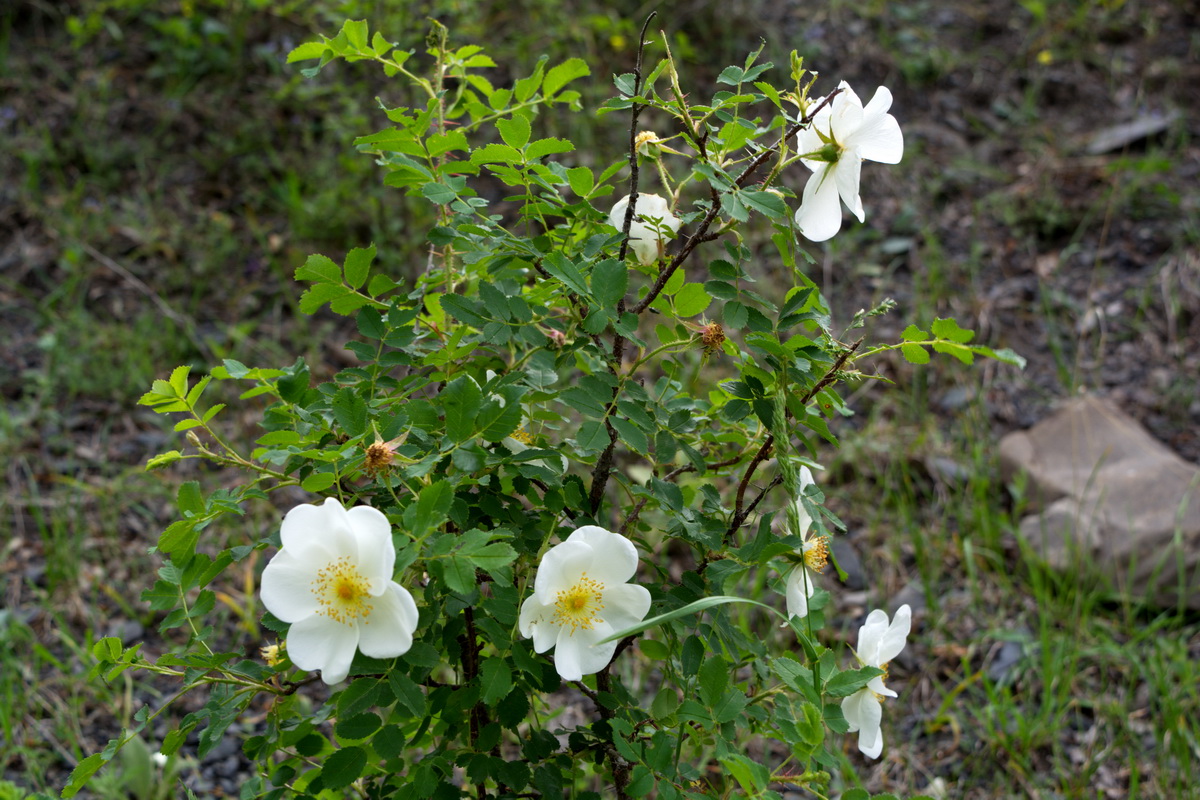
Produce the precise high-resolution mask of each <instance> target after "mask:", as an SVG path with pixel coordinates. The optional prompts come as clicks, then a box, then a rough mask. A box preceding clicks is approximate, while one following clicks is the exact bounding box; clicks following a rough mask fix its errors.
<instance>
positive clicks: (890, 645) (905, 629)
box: [875, 603, 912, 664]
mask: <svg viewBox="0 0 1200 800" xmlns="http://www.w3.org/2000/svg"><path fill="white" fill-rule="evenodd" d="M911 630H912V609H911V608H909V607H908V604H907V603H905V604H904V605H902V606H900V607H899V608H898V609H896V616H895V617H893V618H892V624H891V625H889V626H888V627H887V630H886V631H884V633H883V636H882V637H881V638H880V641H879V645H878V648H877V650H876V652H875V657H876V658H877V659H879V662H878V663H879V664H886V663H888V662H889V661H891V660H892V659H893V658H895V657H896V656H898V655H900V651H901V650H903V649H904V644H905V641H906V640H907V639H908V633H909V631H911Z"/></svg>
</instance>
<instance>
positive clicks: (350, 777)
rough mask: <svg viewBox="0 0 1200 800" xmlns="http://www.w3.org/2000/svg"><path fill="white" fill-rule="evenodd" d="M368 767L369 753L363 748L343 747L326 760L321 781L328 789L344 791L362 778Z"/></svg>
mask: <svg viewBox="0 0 1200 800" xmlns="http://www.w3.org/2000/svg"><path fill="white" fill-rule="evenodd" d="M366 766H367V751H366V750H363V749H362V748H361V747H343V748H342V749H340V750H337V751H335V752H334V753H333V754H332V755H330V756H329V757H328V758H326V759H325V765H324V766H323V767H322V768H321V781H322V783H324V784H325V788H326V789H344V788H346V787H347V786H349V785H350V784H352V783H354V782H355V781H356V780H358V779H359V778H361V777H362V774H363V769H364V768H365V767H366Z"/></svg>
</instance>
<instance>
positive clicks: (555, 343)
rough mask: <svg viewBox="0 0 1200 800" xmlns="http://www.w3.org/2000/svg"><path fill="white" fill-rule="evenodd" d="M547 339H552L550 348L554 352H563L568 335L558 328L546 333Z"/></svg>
mask: <svg viewBox="0 0 1200 800" xmlns="http://www.w3.org/2000/svg"><path fill="white" fill-rule="evenodd" d="M546 337H547V338H548V339H550V345H549V346H550V348H551V349H552V350H561V349H562V347H563V346H564V345H565V344H566V343H567V335H566V334H565V333H563V332H562V331H560V330H558V329H557V328H551V329H550V330H548V331H546Z"/></svg>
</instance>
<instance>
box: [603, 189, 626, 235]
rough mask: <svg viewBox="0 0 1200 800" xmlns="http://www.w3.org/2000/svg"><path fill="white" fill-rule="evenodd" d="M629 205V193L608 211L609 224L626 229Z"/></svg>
mask: <svg viewBox="0 0 1200 800" xmlns="http://www.w3.org/2000/svg"><path fill="white" fill-rule="evenodd" d="M628 207H629V195H623V196H622V197H621V199H620V200H618V201H617V202H616V203H615V204H614V205H613V207H612V211H609V212H608V224H609V225H612V226H613V227H614V228H616V229H617V230H619V231H620V230H624V229H625V209H626V208H628Z"/></svg>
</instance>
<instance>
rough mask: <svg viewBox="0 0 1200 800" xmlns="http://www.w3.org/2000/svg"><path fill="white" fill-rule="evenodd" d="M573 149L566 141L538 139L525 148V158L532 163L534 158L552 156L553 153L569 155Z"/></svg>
mask: <svg viewBox="0 0 1200 800" xmlns="http://www.w3.org/2000/svg"><path fill="white" fill-rule="evenodd" d="M574 149H575V145H573V144H572V143H571V142H569V141H567V140H566V139H555V138H550V139H538V140H537V141H536V142H534V143H533V144H531V145H529V147H528V148H526V150H525V157H526V158H527V159H529V160H530V161H533V160H534V159H535V158H541V157H542V156H549V155H554V154H555V153H570V152H571V151H572V150H574Z"/></svg>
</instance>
